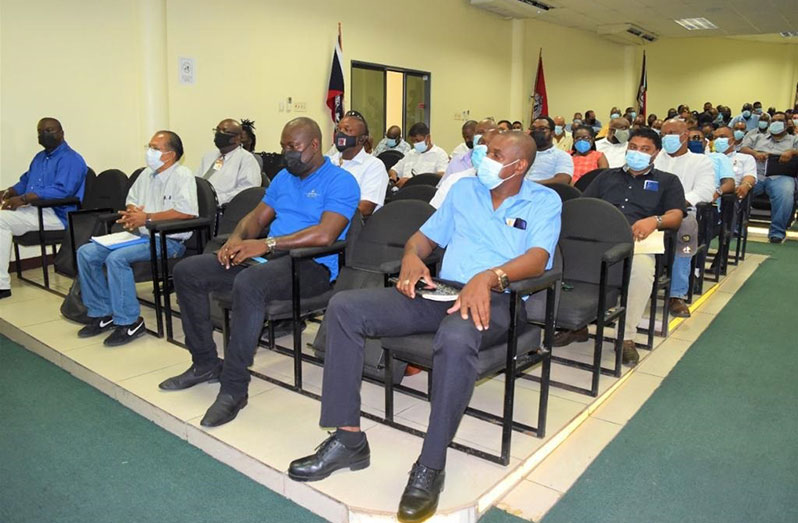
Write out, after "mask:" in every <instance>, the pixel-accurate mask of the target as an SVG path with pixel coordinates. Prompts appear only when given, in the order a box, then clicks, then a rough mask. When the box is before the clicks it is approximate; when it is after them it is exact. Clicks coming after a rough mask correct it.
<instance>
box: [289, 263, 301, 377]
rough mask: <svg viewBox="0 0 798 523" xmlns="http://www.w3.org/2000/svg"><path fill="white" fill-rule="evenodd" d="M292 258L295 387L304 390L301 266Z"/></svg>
mask: <svg viewBox="0 0 798 523" xmlns="http://www.w3.org/2000/svg"><path fill="white" fill-rule="evenodd" d="M297 263H298V262H297V260H295V259H293V258H292V259H291V309H292V311H291V313H292V323H293V327H294V329H293V331H294V388H295V389H296V390H302V330H301V328H300V325H299V322H300V318H299V306H300V304H299V267H298V266H297Z"/></svg>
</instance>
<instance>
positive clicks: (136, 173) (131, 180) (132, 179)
mask: <svg viewBox="0 0 798 523" xmlns="http://www.w3.org/2000/svg"><path fill="white" fill-rule="evenodd" d="M144 169H145V168H144V167H139V168H138V169H136V170H135V171H133V172H132V173H131V174H130V178H128V181H127V186H128V188H130V187H133V184H134V183H135V182H136V179H137V178H138V177H139V175H140V174H141V171H143V170H144Z"/></svg>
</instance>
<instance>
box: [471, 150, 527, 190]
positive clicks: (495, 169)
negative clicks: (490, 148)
mask: <svg viewBox="0 0 798 523" xmlns="http://www.w3.org/2000/svg"><path fill="white" fill-rule="evenodd" d="M517 161H518V160H515V161H513V162H510V163H508V164H507V165H502V164H500V163H499V162H497V161H496V160H494V159H493V158H488V157H487V156H486V157H485V158H484V159H483V160H482V163H481V164H480V165H479V169H478V170H477V178H479V181H480V182H481V183H482V185H484V186H485V187H486V188H487V189H488V190H489V191H492V190H493V189H495V188H496V187H498V186H499V185H501V184H503V183H504V182H506V181H507V180H509V179H510V178H513V177H515V176H516V175H517V174H518V173H516V174H514V175H512V176H510V177H508V178H505V179H502V177H501V176H500V175H501V172H502V169H504V168H505V167H509V166H511V165H512V164H514V163H516V162H517Z"/></svg>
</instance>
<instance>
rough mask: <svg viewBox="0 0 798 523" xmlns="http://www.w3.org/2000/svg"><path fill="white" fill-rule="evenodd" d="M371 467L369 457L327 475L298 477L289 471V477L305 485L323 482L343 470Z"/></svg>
mask: <svg viewBox="0 0 798 523" xmlns="http://www.w3.org/2000/svg"><path fill="white" fill-rule="evenodd" d="M370 465H371V456H368V457H367V458H365V459H361V460H360V461H358V462H355V463H351V464H349V465H348V466H347V465H344V466H343V467H340V468H337V469H334V470H331V471H329V472H328V473H326V474H319V475H316V476H297V475H295V474H292V473H291V471H290V470H289V471H288V477H289V478H291V479H293V480H294V481H300V482H303V483H304V482H310V481H321V480H323V479H325V478H328V477H330V476H331V475H332V474H334V473H335V472H338V471H339V470H343V469H345V468H348V469H349V470H351V471H353V472H354V471H357V470H363V469H365V468H368V467H369V466H370Z"/></svg>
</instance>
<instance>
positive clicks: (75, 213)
mask: <svg viewBox="0 0 798 523" xmlns="http://www.w3.org/2000/svg"><path fill="white" fill-rule="evenodd" d="M113 212H114V210H113V209H111V208H110V207H101V208H99V209H75V210H74V211H69V215H70V216H89V215H92V214H97V215H101V214H111V213H113ZM115 216H118V215H117V214H115Z"/></svg>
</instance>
